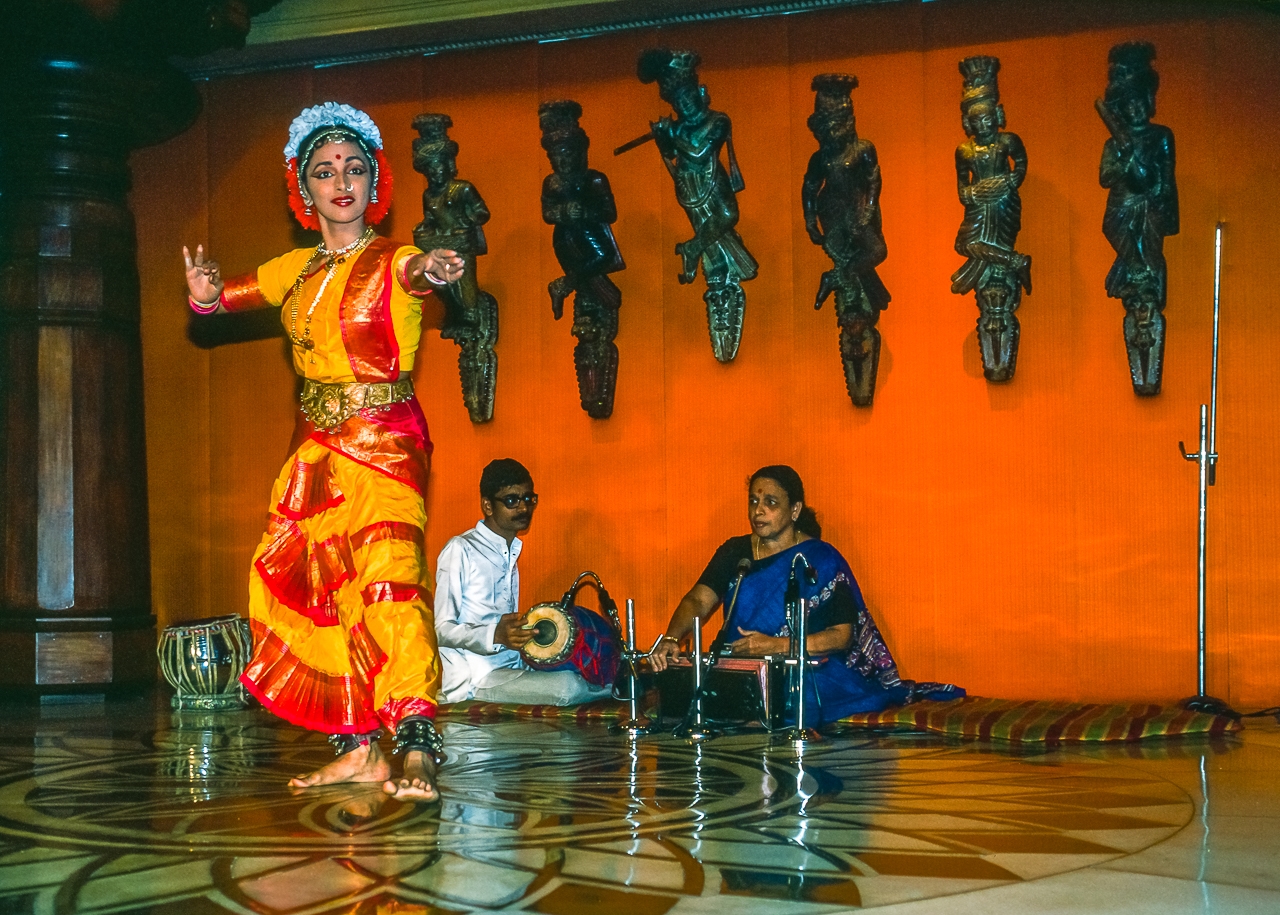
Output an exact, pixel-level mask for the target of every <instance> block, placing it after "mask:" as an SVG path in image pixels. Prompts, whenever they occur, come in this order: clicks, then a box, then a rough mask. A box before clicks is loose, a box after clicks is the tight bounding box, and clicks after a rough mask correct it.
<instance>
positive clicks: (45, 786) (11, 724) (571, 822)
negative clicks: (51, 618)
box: [0, 697, 1280, 915]
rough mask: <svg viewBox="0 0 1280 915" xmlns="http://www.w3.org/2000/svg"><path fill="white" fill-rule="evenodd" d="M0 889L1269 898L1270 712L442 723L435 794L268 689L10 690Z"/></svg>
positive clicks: (662, 910) (205, 900)
mask: <svg viewBox="0 0 1280 915" xmlns="http://www.w3.org/2000/svg"><path fill="white" fill-rule="evenodd" d="M0 712H3V714H4V716H5V717H4V721H5V724H4V726H3V736H4V739H3V741H0V915H19V913H21V915H27V913H32V915H35V913H40V915H46V913H48V915H54V913H57V915H62V913H73V912H83V913H103V915H106V913H130V915H142V913H154V915H161V913H164V915H170V913H172V915H221V913H240V915H285V913H288V915H338V913H342V915H375V913H378V915H407V913H441V915H443V913H452V912H458V913H461V912H473V911H492V910H525V911H529V912H536V913H543V915H578V913H582V915H594V913H610V915H612V913H623V915H666V913H669V915H697V913H710V912H716V913H720V912H724V913H731V915H754V913H757V912H759V913H769V915H810V913H812V915H819V913H828V912H842V911H848V910H852V909H859V908H876V909H879V910H880V911H882V912H884V913H886V915H889V913H893V915H898V913H901V915H924V913H942V912H946V913H948V915H969V913H975V915H976V913H984V915H985V913H990V912H1010V913H1039V912H1044V913H1095V912H1096V913H1103V912H1124V913H1160V915H1181V913H1193V912H1194V913H1250V915H1252V913H1280V868H1277V862H1280V727H1277V725H1276V724H1275V722H1274V721H1271V720H1269V719H1262V720H1261V721H1257V720H1255V721H1254V722H1253V723H1251V724H1250V726H1249V728H1248V730H1247V731H1246V732H1245V733H1244V734H1243V735H1242V736H1241V737H1240V738H1236V739H1232V740H1230V741H1225V742H1208V741H1204V740H1191V739H1187V740H1180V741H1169V742H1163V743H1157V744H1154V745H1149V746H1142V747H1138V746H1125V747H1119V748H1115V747H1112V748H1105V747H1096V746H1095V747H1079V746H1075V747H1066V748H1057V749H1052V750H1046V749H1044V748H1036V749H1030V750H1028V749H1021V750H1019V749H1014V748H1011V747H1008V746H998V745H990V744H981V743H973V742H963V741H958V740H950V739H944V738H940V737H916V736H903V735H886V734H868V733H866V732H855V733H849V734H846V735H843V736H838V737H834V738H829V739H826V740H823V741H821V742H819V743H816V744H813V745H810V746H808V747H806V748H805V750H804V751H803V753H802V754H799V755H798V754H797V752H796V751H795V750H794V749H793V748H792V747H791V746H789V745H785V744H784V745H781V746H770V745H769V743H768V741H767V739H766V738H765V736H764V735H759V734H754V735H753V734H743V735H737V736H724V737H720V738H717V739H715V740H713V741H711V742H709V743H707V744H704V745H701V746H690V745H689V744H687V743H684V742H681V741H678V740H675V739H674V738H671V737H649V738H644V739H642V740H640V741H639V742H636V743H629V742H628V741H626V740H625V739H623V738H617V737H611V736H609V734H608V733H607V731H606V730H605V728H604V727H603V726H600V725H590V726H578V725H574V724H570V723H564V722H553V721H520V722H497V723H486V724H471V723H461V722H459V723H450V724H448V725H446V727H445V737H446V741H447V745H448V755H449V760H448V763H447V765H446V767H445V769H444V770H443V773H442V778H441V787H442V791H443V794H444V801H443V803H442V804H436V805H429V806H414V805H408V804H401V803H398V802H395V801H391V800H386V799H385V798H384V797H383V795H382V794H381V793H380V791H379V790H378V789H376V788H362V787H350V786H348V787H338V788H328V789H312V790H309V791H301V792H290V791H289V790H287V789H285V787H284V783H285V780H286V779H287V778H288V776H290V775H292V774H294V773H297V772H301V771H304V770H307V769H309V768H312V767H314V766H316V765H318V764H320V763H323V762H324V761H326V760H327V759H329V758H331V751H330V749H329V747H328V745H327V744H326V743H325V742H324V741H323V739H321V738H319V737H318V736H317V735H313V734H307V733H305V732H303V731H300V730H297V729H294V728H290V727H284V726H280V725H279V724H277V723H276V722H275V721H274V720H273V719H271V718H270V717H269V716H267V715H265V714H263V713H262V712H259V711H245V712H233V713H217V714H211V713H200V712H182V713H175V712H171V711H170V710H169V709H168V708H167V707H165V706H164V705H163V700H162V699H159V698H154V697H153V698H151V699H147V700H134V701H132V702H102V701H97V702H92V701H90V702H60V703H45V704H43V705H39V706H37V705H30V706H14V705H7V706H4V707H3V708H0Z"/></svg>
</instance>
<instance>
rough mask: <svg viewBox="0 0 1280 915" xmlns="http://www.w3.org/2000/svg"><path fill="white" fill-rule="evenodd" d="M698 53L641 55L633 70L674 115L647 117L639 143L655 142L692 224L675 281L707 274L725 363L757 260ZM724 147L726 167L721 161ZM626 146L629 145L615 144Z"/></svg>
mask: <svg viewBox="0 0 1280 915" xmlns="http://www.w3.org/2000/svg"><path fill="white" fill-rule="evenodd" d="M699 63H701V60H700V59H699V57H698V55H697V54H696V53H694V52H693V51H672V50H669V49H667V48H650V49H649V50H647V51H645V52H643V53H642V54H641V55H640V61H639V63H638V65H637V67H636V74H637V75H638V76H639V78H640V81H641V82H643V83H654V82H656V83H657V84H658V95H659V96H660V97H661V98H662V100H663V101H664V102H666V103H667V104H669V105H670V106H671V107H672V109H673V111H674V113H675V116H674V117H673V118H666V117H664V118H661V119H659V120H658V121H655V122H653V123H652V124H650V125H649V126H650V132H649V134H647V135H646V136H644V137H642V138H639V139H638V140H637V141H635V142H636V145H638V144H639V142H643V141H644V140H648V139H649V138H652V139H653V140H655V141H656V142H657V146H658V151H659V152H660V153H661V154H662V161H663V164H664V165H666V167H667V171H668V172H670V174H671V178H672V180H673V181H674V182H675V186H676V199H677V200H678V201H679V202H680V206H682V207H683V208H684V211H685V214H686V215H687V216H688V217H689V222H690V224H691V225H692V226H693V233H694V234H693V238H691V239H689V240H688V241H684V242H681V243H680V244H678V245H676V253H677V254H679V255H680V258H681V260H682V262H683V265H682V270H681V272H680V282H681V283H692V282H693V280H694V278H695V277H696V276H697V271H698V264H699V263H701V264H702V273H703V276H704V277H705V278H706V281H707V291H706V292H705V293H704V294H703V297H702V298H703V301H705V302H706V303H707V324H708V329H709V330H710V333H711V349H712V351H713V352H714V353H715V356H716V359H718V360H719V361H721V362H730V361H732V360H733V357H734V356H736V355H737V354H738V344H739V342H740V341H741V339H742V318H743V311H744V309H745V306H746V295H745V293H743V291H742V285H741V284H742V282H743V281H744V280H749V279H751V278H753V277H754V276H755V275H756V269H757V264H756V261H755V258H753V257H752V256H751V254H750V252H748V251H747V249H746V247H745V246H744V245H743V243H742V239H741V238H740V237H739V235H738V233H737V231H736V230H735V228H734V227H735V226H736V225H737V224H738V200H737V197H736V196H735V195H736V194H737V193H738V191H741V190H742V189H743V187H744V185H743V181H742V173H741V172H739V171H738V163H737V160H736V159H735V157H734V154H733V136H732V130H733V127H732V124H731V123H730V121H729V116H728V115H726V114H724V113H723V112H720V111H713V110H712V108H711V101H710V96H709V95H708V93H707V87H706V86H702V85H699V83H698V64H699ZM726 147H727V152H728V160H729V168H728V170H727V171H726V169H725V167H724V165H723V164H722V163H721V161H720V152H721V150H722V149H725V148H726ZM628 148H631V144H627V146H625V147H620V148H619V151H625V150H626V149H628Z"/></svg>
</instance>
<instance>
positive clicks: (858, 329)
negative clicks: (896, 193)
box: [801, 73, 890, 407]
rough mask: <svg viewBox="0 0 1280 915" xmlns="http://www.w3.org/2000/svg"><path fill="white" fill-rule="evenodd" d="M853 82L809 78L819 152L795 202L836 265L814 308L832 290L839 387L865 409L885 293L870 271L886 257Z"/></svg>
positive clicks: (876, 181) (870, 151) (875, 173)
mask: <svg viewBox="0 0 1280 915" xmlns="http://www.w3.org/2000/svg"><path fill="white" fill-rule="evenodd" d="M857 85H858V78H857V77H856V76H847V75H845V74H842V73H824V74H822V75H820V76H816V77H814V80H813V84H812V87H813V91H814V92H815V93H817V94H816V95H815V96H814V100H813V114H811V115H810V116H809V129H810V130H811V131H813V136H814V139H816V140H817V141H818V151H817V152H815V153H814V154H813V155H812V156H811V157H810V159H809V167H808V169H806V170H805V173H804V184H803V186H802V187H801V202H802V203H803V205H804V225H805V228H806V229H807V230H808V232H809V238H810V239H812V240H813V243H814V244H815V245H821V246H822V250H823V251H825V252H826V253H827V256H828V257H830V258H831V261H832V263H833V264H834V266H833V267H832V268H831V269H830V270H828V271H826V272H825V273H823V274H822V279H821V281H820V282H819V283H818V296H817V298H816V299H815V300H814V303H813V307H814V308H821V307H822V303H823V302H825V301H826V300H827V298H828V297H829V296H830V295H831V293H832V292H834V293H835V294H836V322H837V323H838V324H839V326H840V358H841V360H842V361H843V362H844V382H845V387H846V388H847V389H848V391H849V399H850V400H852V401H853V403H854V406H858V407H869V406H871V401H872V398H873V397H874V396H875V393H876V367H877V366H878V364H879V362H880V331H878V330H877V329H876V322H877V321H879V320H880V312H881V311H883V310H884V309H885V308H886V307H888V305H889V299H890V297H889V290H888V289H886V288H885V286H884V283H882V282H881V281H880V276H879V275H878V274H877V273H876V269H875V268H876V265H877V264H880V263H883V261H884V259H885V257H886V256H887V254H888V248H886V247H885V243H884V232H883V231H881V228H880V164H879V162H878V161H877V160H876V148H875V146H873V145H872V144H871V143H870V142H869V141H867V140H863V139H860V138H859V137H858V131H857V124H856V122H855V119H854V114H853V100H852V99H851V98H850V97H849V93H850V92H851V91H852V90H853V89H855V88H857Z"/></svg>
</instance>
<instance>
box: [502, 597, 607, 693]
mask: <svg viewBox="0 0 1280 915" xmlns="http://www.w3.org/2000/svg"><path fill="white" fill-rule="evenodd" d="M525 626H526V627H527V628H529V629H532V630H533V639H532V640H531V641H529V642H528V643H527V644H526V645H525V646H524V648H522V649H520V651H521V653H522V654H523V655H524V658H525V660H526V661H527V662H528V664H529V666H530V667H532V668H533V669H535V670H573V671H577V672H578V673H579V674H580V675H581V676H582V679H584V680H586V681H587V682H588V683H591V684H593V685H595V686H609V685H610V684H612V683H613V681H614V679H616V678H617V676H618V667H619V665H621V663H622V641H621V640H620V639H619V638H618V633H617V631H616V630H615V629H614V628H613V623H611V622H610V621H609V620H607V619H605V618H604V617H603V616H601V615H600V614H599V613H594V612H592V611H591V610H588V609H587V608H586V607H579V606H576V605H575V606H570V607H569V608H568V610H565V609H564V608H562V607H561V606H560V604H538V605H537V606H535V607H533V608H532V609H530V610H529V613H528V614H527V615H526V617H525Z"/></svg>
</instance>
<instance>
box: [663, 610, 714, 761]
mask: <svg viewBox="0 0 1280 915" xmlns="http://www.w3.org/2000/svg"><path fill="white" fill-rule="evenodd" d="M702 692H703V681H702V618H701V617H698V616H695V617H694V618H693V699H692V700H691V701H690V702H689V711H688V712H686V713H685V716H684V722H683V723H681V725H680V726H679V727H678V728H676V729H675V731H674V732H673V736H675V737H680V738H683V739H685V740H690V741H692V742H694V743H701V742H702V741H704V740H710V739H711V738H713V737H718V736H720V734H719V732H718V731H715V730H713V729H711V728H709V727H707V725H706V722H705V721H703V719H702Z"/></svg>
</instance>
